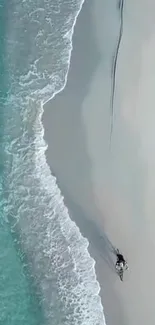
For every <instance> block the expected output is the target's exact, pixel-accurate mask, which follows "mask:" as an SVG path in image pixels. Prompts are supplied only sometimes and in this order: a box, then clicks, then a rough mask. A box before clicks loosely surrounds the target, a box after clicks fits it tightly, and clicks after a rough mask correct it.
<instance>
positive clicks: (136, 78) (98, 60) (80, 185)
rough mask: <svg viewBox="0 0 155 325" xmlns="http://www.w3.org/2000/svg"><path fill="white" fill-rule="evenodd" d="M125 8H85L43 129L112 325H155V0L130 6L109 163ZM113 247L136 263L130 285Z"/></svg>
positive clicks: (50, 162) (131, 269)
mask: <svg viewBox="0 0 155 325" xmlns="http://www.w3.org/2000/svg"><path fill="white" fill-rule="evenodd" d="M116 7H117V2H116V3H115V4H111V3H110V2H108V3H106V2H105V3H104V2H103V1H102V0H99V1H98V2H95V3H94V2H93V1H91V0H85V3H84V4H83V7H82V10H81V12H80V14H79V16H78V18H77V23H76V26H75V30H74V35H73V50H72V56H71V62H70V69H69V74H68V80H67V84H66V86H65V88H64V90H63V91H62V92H60V93H59V94H57V95H56V96H55V97H54V98H53V99H52V100H51V101H49V102H48V103H47V104H46V105H45V107H44V108H45V110H44V115H43V125H44V128H45V140H46V141H47V143H48V150H47V152H46V157H47V163H48V165H49V166H50V168H51V171H52V174H53V173H54V174H55V176H56V178H57V183H58V186H59V187H60V189H61V193H62V195H63V196H64V203H65V205H66V206H67V208H68V211H69V214H70V216H71V217H72V220H73V221H75V222H76V224H77V226H78V227H79V229H80V232H81V233H82V235H83V236H84V237H86V238H87V239H88V241H89V243H90V245H89V249H88V250H89V252H90V255H91V256H92V257H93V258H94V259H95V261H96V265H95V268H96V274H97V280H98V281H99V283H100V287H101V292H100V296H101V299H102V304H103V308H104V315H105V319H106V324H107V325H113V324H114V323H115V324H116V325H124V324H126V325H137V324H141V325H145V324H146V323H147V322H148V323H150V324H151V323H153V322H154V321H155V313H154V305H153V301H154V298H155V285H154V275H153V272H152V269H154V267H155V262H154V261H152V256H153V253H154V245H155V243H154V240H153V238H155V231H154V230H153V229H154V228H155V222H154V219H153V216H154V211H155V206H154V199H153V193H154V191H153V189H154V183H155V173H154V166H155V165H154V161H155V158H154V155H153V150H154V147H155V145H154V143H153V141H152V139H153V137H152V135H154V136H155V134H154V133H155V131H154V128H153V122H152V121H153V118H154V115H155V114H154V113H153V109H152V110H151V107H153V105H152V103H153V100H154V101H155V99H154V97H155V96H154V95H153V87H151V80H152V79H151V78H152V77H151V73H152V72H151V71H152V65H151V64H153V63H152V62H154V61H153V54H152V55H151V53H154V52H153V49H154V48H155V45H154V44H155V40H154V38H153V33H152V34H151V31H152V29H153V27H152V26H153V25H151V24H153V19H152V20H151V19H150V13H151V12H152V13H153V12H154V11H153V8H152V9H151V4H150V3H149V4H148V3H147V2H146V1H145V0H143V3H141V4H137V5H136V6H135V4H134V1H132V0H131V1H130V3H125V7H124V12H125V15H126V16H125V18H124V28H123V38H122V41H121V48H120V51H119V55H118V61H117V70H116V74H117V76H116V78H117V82H116V86H115V98H114V103H115V104H114V105H115V106H114V128H113V137H112V151H111V152H110V153H109V134H110V118H111V115H110V95H111V66H112V60H113V53H114V51H115V46H116V41H117V36H118V32H119V11H118V10H116ZM140 9H141V10H140ZM138 13H140V14H138ZM145 13H147V15H145ZM137 15H138V16H137ZM152 17H153V15H152ZM152 17H151V18H152ZM144 18H145V19H144ZM147 19H148V20H147ZM144 22H145V24H144ZM111 24H113V25H111ZM149 37H150V38H151V37H152V38H151V40H150V39H149ZM149 42H150V43H149ZM154 51H155V50H154ZM149 60H150V62H149ZM151 60H152V61H151ZM149 64H150V65H149ZM148 66H149V69H148ZM148 71H149V73H148ZM148 85H150V87H149V86H148ZM150 88H151V90H150ZM146 90H147V91H146ZM151 91H152V93H151ZM145 93H146V97H145ZM153 96H154V97H153ZM148 98H149V99H148ZM150 98H151V99H150ZM151 100H152V102H151ZM148 101H149V106H148V105H147V103H148ZM146 107H147V112H146ZM150 126H151V131H150ZM151 141H152V142H151ZM148 167H149V170H148ZM153 227H154V228H153ZM150 234H151V236H152V238H151V237H150ZM113 245H114V246H116V247H118V248H120V250H121V251H122V253H123V254H124V255H125V257H127V260H128V264H129V271H128V272H126V273H125V274H124V282H123V283H121V282H120V280H119V278H118V276H117V275H116V273H115V271H114V263H115V256H114V254H113V252H112V248H113ZM144 256H145V259H146V264H147V265H150V260H151V263H153V264H152V267H151V270H150V268H147V269H146V268H144V267H143V266H144V265H143V263H144ZM150 296H151V300H150V299H149V298H150ZM148 301H149V303H148Z"/></svg>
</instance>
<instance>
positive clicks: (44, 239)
mask: <svg viewBox="0 0 155 325" xmlns="http://www.w3.org/2000/svg"><path fill="white" fill-rule="evenodd" d="M82 4H83V1H82V0H70V1H61V2H60V1H57V0H55V1H52V3H51V1H50V0H49V1H38V2H37V6H36V3H35V2H32V1H30V0H28V1H20V2H18V1H16V0H14V1H12V2H11V4H10V3H9V5H7V4H6V3H5V4H4V5H3V6H4V11H5V15H6V16H5V17H6V22H5V24H6V26H5V35H4V36H5V37H4V45H5V49H4V50H5V54H4V57H3V60H4V66H5V68H6V80H7V90H6V96H5V98H4V97H3V98H2V100H1V107H2V108H3V146H2V153H3V156H4V169H3V194H2V211H3V223H4V224H5V225H7V227H8V229H9V230H8V231H9V233H10V234H11V237H10V238H12V239H10V243H11V240H12V245H14V247H16V248H17V249H18V248H19V247H20V254H19V255H20V256H19V257H18V263H19V266H18V267H19V268H20V270H21V277H22V276H23V277H24V279H25V280H24V281H29V278H28V276H27V275H25V273H24V272H25V271H23V270H24V269H23V268H24V267H25V265H26V269H28V270H29V277H30V278H31V280H32V282H33V285H34V288H36V291H37V293H36V296H37V297H36V301H38V300H39V301H40V306H41V307H38V311H37V312H42V315H43V316H42V317H43V318H42V319H41V316H40V317H39V318H38V319H37V317H36V314H35V315H33V319H32V314H30V308H28V307H23V305H22V304H23V301H24V300H26V299H27V297H28V295H30V292H29V290H30V288H29V284H28V282H24V283H27V284H23V285H25V286H26V288H27V289H25V291H23V296H22V298H21V300H20V301H19V304H18V309H19V314H18V310H16V312H15V313H14V318H12V324H17V321H18V320H21V316H20V314H22V315H23V319H24V320H23V323H22V324H26V323H29V324H39V323H41V324H43V323H44V322H45V324H51V323H52V324H53V325H54V324H56V325H58V324H67V325H69V324H74V325H76V324H77V325H78V324H82V325H87V324H89V325H91V324H96V325H101V324H102V325H104V324H105V320H104V314H103V307H102V304H101V299H100V296H99V291H100V287H99V284H98V282H97V280H96V274H95V268H94V260H93V259H92V258H91V257H90V255H89V253H88V250H87V248H88V241H87V240H86V239H85V238H83V237H82V235H81V233H80V231H79V229H78V228H77V226H76V225H75V223H74V222H72V221H71V219H70V217H69V214H68V210H67V208H66V207H65V205H64V203H63V197H62V195H61V192H60V190H59V188H58V186H57V184H56V178H55V177H53V176H52V175H51V172H50V169H49V167H48V165H47V163H46V158H45V151H46V149H47V145H46V143H45V142H44V139H43V137H44V129H43V125H42V123H41V118H42V114H43V104H44V103H45V102H46V101H48V100H49V99H50V98H52V97H53V96H54V95H55V94H56V93H57V92H59V91H61V90H62V89H63V88H64V87H65V83H66V80H67V79H66V78H67V73H68V69H69V64H70V56H71V50H72V34H73V28H74V25H75V23H76V18H77V16H78V14H79V12H80V10H81V8H82ZM7 227H6V229H7ZM10 245H11V244H10ZM15 254H16V253H15ZM23 255H24V256H26V258H25V257H24V259H23ZM23 261H24V263H25V264H23V266H22V263H23ZM14 263H15V261H14ZM9 267H10V266H9ZM18 273H19V271H18ZM26 274H27V273H26ZM20 286H22V281H21V284H20ZM9 288H10V290H11V286H10V287H9ZM15 289H16V290H17V292H16V291H14V294H17V295H18V294H19V293H18V283H17V284H16V286H15ZM15 289H13V290H15ZM21 290H22V289H21V288H20V292H21ZM4 294H5V293H4ZM32 294H33V293H32V292H31V295H32ZM14 299H15V298H14ZM37 299H38V300H37ZM28 300H30V299H28ZM36 303H37V302H36ZM27 304H28V303H26V302H25V306H27ZM14 307H15V306H14ZM8 308H9V307H8ZM36 310H37V307H36ZM31 312H32V311H31ZM37 312H36V313H37ZM28 313H29V316H28ZM2 315H3V316H2ZM0 320H1V321H2V320H3V324H4V325H6V324H9V319H8V312H7V313H6V314H5V306H4V311H3V312H2V313H1V315H0ZM24 321H25V323H24Z"/></svg>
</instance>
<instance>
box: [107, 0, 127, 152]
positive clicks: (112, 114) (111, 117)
mask: <svg viewBox="0 0 155 325" xmlns="http://www.w3.org/2000/svg"><path fill="white" fill-rule="evenodd" d="M123 9H124V0H119V3H118V10H119V14H120V30H119V36H118V42H117V46H116V51H115V53H114V56H113V63H112V70H111V71H112V72H111V79H112V86H111V98H110V110H111V115H110V139H109V143H110V149H111V142H112V134H113V127H114V95H115V83H116V66H117V59H118V52H119V48H120V43H121V39H122V34H123Z"/></svg>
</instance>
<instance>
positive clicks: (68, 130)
mask: <svg viewBox="0 0 155 325" xmlns="http://www.w3.org/2000/svg"><path fill="white" fill-rule="evenodd" d="M100 5H101V8H102V2H101V1H100ZM107 10H108V8H107ZM92 11H93V1H91V3H90V1H89V2H88V1H87V0H86V1H85V3H84V4H83V7H82V10H81V12H80V15H79V16H78V18H77V23H76V26H75V29H74V35H73V50H72V56H71V62H70V69H69V74H68V80H67V84H66V86H65V88H64V89H63V91H62V92H60V93H59V94H57V95H56V96H55V97H54V98H53V99H52V100H50V101H49V103H46V105H45V107H44V114H43V125H44V128H45V140H46V141H47V143H48V149H47V152H46V157H47V163H48V165H49V166H50V168H51V171H52V174H53V175H55V176H56V179H57V184H58V186H59V188H60V189H61V193H62V195H63V196H64V203H65V205H66V206H67V208H68V210H69V214H70V217H71V218H72V220H73V221H75V222H76V224H77V226H78V227H79V229H80V232H81V233H82V235H83V236H84V237H86V238H87V239H88V241H89V248H88V250H89V253H90V255H91V256H92V257H93V258H94V260H95V263H96V264H95V269H96V274H97V280H98V281H99V284H100V287H101V291H100V296H101V300H102V305H103V309H104V315H105V319H106V324H107V325H112V324H113V320H114V317H115V318H117V319H118V322H119V324H122V325H124V322H125V319H124V316H123V311H122V308H121V302H120V300H119V296H118V295H117V291H116V290H115V286H114V284H115V278H116V274H115V272H114V263H115V256H114V254H113V253H112V252H111V251H112V244H111V242H110V241H108V238H107V237H106V235H105V234H104V232H102V231H100V228H99V225H98V224H96V222H94V219H95V215H100V212H99V211H98V209H97V206H96V204H95V201H94V194H93V184H92V181H91V162H90V159H89V155H88V154H87V144H86V143H85V140H84V139H85V138H86V135H85V126H84V122H83V117H82V111H81V109H80V107H81V106H82V102H83V101H84V98H85V96H86V94H87V93H89V88H90V84H91V80H92V79H93V76H94V74H95V73H96V68H97V67H99V66H100V62H101V59H102V55H101V53H100V50H99V49H98V44H97V41H96V35H95V32H94V30H93V29H92V27H93V26H92V19H93V15H92ZM83 28H85V33H83ZM86 40H87V41H86ZM106 56H107V61H108V53H106ZM109 64H110V62H109ZM105 67H106V63H105ZM84 74H85V76H84ZM109 87H110V84H109ZM109 91H110V89H109ZM74 101H76V102H74ZM61 121H62V122H61ZM72 131H73V134H72ZM74 133H75V134H74ZM71 134H72V137H71ZM50 139H53V140H54V141H50ZM72 145H73V147H74V148H73V147H72ZM63 148H64V149H63ZM64 150H65V152H64ZM70 150H73V152H72V154H71V156H72V157H71V159H72V163H70V162H69V160H70V158H69V156H70ZM73 156H74V160H73ZM68 167H69V169H68ZM76 172H77V173H78V174H79V182H78V180H77V178H76V179H75V184H76V187H75V186H74V182H73V181H71V178H72V177H74V175H75V174H76ZM80 174H81V175H80ZM82 175H83V176H82ZM82 178H83V180H82ZM68 180H69V182H68ZM81 182H82V183H81ZM66 184H67V186H66ZM81 190H82V196H81V195H80V192H81ZM91 202H92V203H91ZM100 218H101V216H100ZM100 218H99V220H100ZM109 267H110V269H111V274H110V275H109V274H108V273H109ZM101 270H104V272H103V271H101ZM103 273H104V275H103ZM107 276H108V278H109V280H108V281H107ZM109 295H110V299H109V298H108V299H107V296H108V297H109ZM111 301H112V304H113V313H114V314H112V315H111V312H110V309H111Z"/></svg>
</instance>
